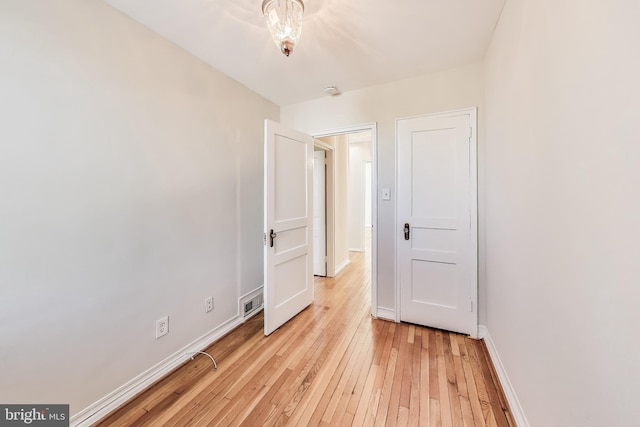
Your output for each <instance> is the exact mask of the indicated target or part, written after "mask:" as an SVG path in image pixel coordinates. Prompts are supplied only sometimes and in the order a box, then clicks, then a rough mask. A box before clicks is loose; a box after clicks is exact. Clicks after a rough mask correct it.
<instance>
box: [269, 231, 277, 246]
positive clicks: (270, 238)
mask: <svg viewBox="0 0 640 427" xmlns="http://www.w3.org/2000/svg"><path fill="white" fill-rule="evenodd" d="M277 236H278V234H277V233H276V232H275V231H273V228H272V229H271V232H270V233H269V242H270V243H269V246H271V247H273V239H275V238H276V237H277Z"/></svg>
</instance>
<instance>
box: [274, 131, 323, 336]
mask: <svg viewBox="0 0 640 427" xmlns="http://www.w3.org/2000/svg"><path fill="white" fill-rule="evenodd" d="M264 144H265V165H264V174H265V188H264V198H265V249H264V281H265V283H264V334H265V335H269V334H271V333H272V332H273V331H275V330H276V329H278V328H279V327H280V326H282V325H283V324H284V323H286V322H287V321H288V320H289V319H291V318H292V317H294V316H295V315H296V314H298V313H299V312H300V311H302V310H303V309H304V308H306V307H307V306H308V305H309V304H311V303H312V302H313V246H312V245H313V238H312V229H313V225H312V222H313V211H312V202H313V175H312V173H313V138H311V137H310V136H308V135H305V134H303V133H301V132H298V131H295V130H292V129H287V128H285V127H284V126H282V125H280V124H279V123H276V122H273V121H270V120H265V126H264Z"/></svg>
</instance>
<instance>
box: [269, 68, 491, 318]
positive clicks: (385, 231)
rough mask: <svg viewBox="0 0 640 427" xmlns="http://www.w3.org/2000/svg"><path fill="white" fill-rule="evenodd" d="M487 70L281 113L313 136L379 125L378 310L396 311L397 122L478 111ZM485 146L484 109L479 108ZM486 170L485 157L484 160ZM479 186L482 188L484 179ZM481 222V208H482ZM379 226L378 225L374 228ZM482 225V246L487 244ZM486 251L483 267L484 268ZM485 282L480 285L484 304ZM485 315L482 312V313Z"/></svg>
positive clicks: (330, 99) (288, 122) (417, 81)
mask: <svg viewBox="0 0 640 427" xmlns="http://www.w3.org/2000/svg"><path fill="white" fill-rule="evenodd" d="M482 85H483V74H482V65H481V64H473V65H469V66H465V67H461V68H456V69H453V70H448V71H443V72H439V73H433V74H429V75H425V76H422V77H419V78H415V79H409V80H402V81H399V82H394V83H389V84H385V85H380V86H373V87H368V88H365V89H361V90H357V91H351V92H345V93H343V94H342V95H340V96H335V97H325V98H320V99H317V100H313V101H308V102H303V103H299V104H294V105H289V106H284V107H282V108H281V110H280V114H281V121H282V123H283V124H286V125H288V126H291V127H293V128H295V129H299V130H302V131H306V132H309V133H313V132H314V131H322V130H327V129H335V128H339V127H346V126H351V125H358V124H363V123H371V122H377V123H378V139H377V150H378V153H377V158H378V171H377V173H378V175H377V177H378V188H377V193H378V202H377V203H378V225H377V226H378V284H377V286H378V295H377V298H378V306H379V307H381V308H384V309H386V310H393V309H394V307H395V290H394V284H395V278H396V271H395V239H396V233H399V232H400V231H401V230H396V229H395V203H396V201H395V199H396V197H395V182H396V155H395V120H396V118H399V117H406V116H412V115H419V114H426V113H433V112H438V111H448V110H454V109H460V108H467V107H474V106H478V107H480V108H482V101H483V91H482V87H483V86H482ZM479 117H480V119H479V120H480V134H479V136H480V142H479V144H480V145H482V133H481V132H482V109H480V114H479ZM480 170H481V171H482V158H480ZM479 179H480V182H479V185H480V187H482V175H481V176H480V178H479ZM382 188H390V189H392V194H391V200H390V201H383V200H382V197H381V189H382ZM479 215H480V218H481V220H482V205H480V206H479ZM374 226H375V225H374ZM483 230H484V229H483V228H482V222H481V223H480V230H479V233H480V242H481V245H482V239H483V236H484V234H483ZM482 256H483V252H482V246H481V252H480V263H481V268H483V264H482ZM482 292H483V283H482V282H481V283H480V301H481V302H482V301H484V299H483V298H482ZM481 314H482V312H481Z"/></svg>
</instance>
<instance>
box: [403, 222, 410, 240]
mask: <svg viewBox="0 0 640 427" xmlns="http://www.w3.org/2000/svg"><path fill="white" fill-rule="evenodd" d="M409 234H410V229H409V223H406V224H405V225H404V240H409Z"/></svg>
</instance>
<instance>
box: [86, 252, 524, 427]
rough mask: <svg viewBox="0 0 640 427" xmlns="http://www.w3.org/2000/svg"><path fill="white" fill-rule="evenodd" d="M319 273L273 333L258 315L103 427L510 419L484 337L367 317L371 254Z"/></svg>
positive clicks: (502, 425) (503, 422)
mask: <svg viewBox="0 0 640 427" xmlns="http://www.w3.org/2000/svg"><path fill="white" fill-rule="evenodd" d="M366 259H367V258H366V254H360V253H352V254H351V261H352V262H351V264H350V265H349V266H348V267H347V268H345V270H344V271H343V272H342V273H341V274H340V275H339V276H338V277H336V278H334V279H328V278H316V284H315V286H316V297H315V303H314V304H313V305H312V306H310V307H308V308H307V309H306V310H304V311H303V312H302V313H300V314H298V316H296V317H295V318H294V319H293V320H291V321H290V322H288V323H287V324H285V325H284V326H282V327H281V328H280V329H279V330H277V331H276V332H274V333H273V334H272V335H271V336H269V337H264V336H263V332H262V331H263V329H262V328H263V325H262V322H263V318H262V315H261V314H260V315H257V316H255V317H253V318H252V319H250V320H249V321H247V322H246V323H245V324H243V325H242V326H241V327H239V328H238V329H236V330H235V331H233V332H232V333H230V334H228V335H227V336H225V337H223V338H222V339H220V340H219V341H218V342H216V343H214V344H213V345H212V346H210V347H209V348H208V349H206V351H208V352H209V353H210V354H212V355H213V356H214V357H215V358H216V361H217V362H218V370H217V371H213V369H212V363H211V360H210V359H209V358H208V357H206V356H203V355H199V356H197V357H196V358H195V360H193V361H189V362H187V363H186V364H184V365H183V366H181V367H180V368H178V369H177V370H175V371H174V372H172V373H171V374H169V375H168V376H167V377H165V378H164V379H163V380H161V381H159V382H158V383H156V384H155V385H154V386H152V387H151V388H149V389H148V390H146V391H145V392H143V393H141V394H140V395H139V396H138V397H136V398H135V399H133V400H132V401H130V402H129V403H127V404H126V405H124V406H123V407H121V408H120V409H118V410H117V411H115V412H114V413H112V414H111V415H110V416H108V417H107V418H105V419H104V420H102V421H101V422H99V423H97V424H96V425H98V426H101V427H102V426H282V425H291V426H367V427H368V426H433V427H436V426H442V427H448V426H452V427H458V426H465V427H466V426H488V427H506V426H515V423H514V422H513V419H512V417H511V414H510V412H509V408H508V406H507V403H506V399H505V398H504V395H503V392H502V390H501V388H500V386H499V384H498V382H497V377H496V374H495V371H494V369H493V366H492V365H491V362H490V360H489V357H488V353H487V350H486V347H485V345H484V343H483V342H482V341H477V340H474V339H471V338H468V337H466V336H463V335H458V334H453V333H449V332H445V331H440V330H434V329H429V328H424V327H420V326H415V325H409V324H396V323H392V322H388V321H383V320H376V319H372V318H371V317H370V284H369V280H368V277H369V271H368V267H369V265H370V263H369V262H365V260H366Z"/></svg>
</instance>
